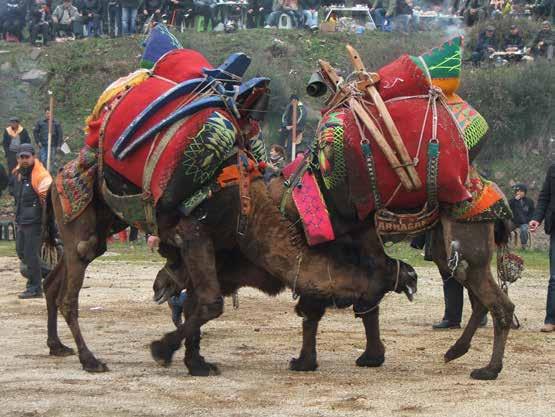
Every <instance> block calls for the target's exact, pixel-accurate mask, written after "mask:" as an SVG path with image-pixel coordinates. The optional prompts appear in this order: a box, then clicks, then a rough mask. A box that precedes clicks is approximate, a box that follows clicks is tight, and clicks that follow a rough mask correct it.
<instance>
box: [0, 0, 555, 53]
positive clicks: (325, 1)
mask: <svg viewBox="0 0 555 417" xmlns="http://www.w3.org/2000/svg"><path fill="white" fill-rule="evenodd" d="M346 3H347V5H356V4H360V3H362V5H366V6H367V7H368V9H369V11H370V13H371V15H372V19H373V21H374V22H375V24H376V27H377V29H378V30H383V31H391V30H399V31H402V32H409V31H411V30H413V29H414V28H415V27H416V25H417V24H418V22H419V16H420V12H427V11H429V12H437V13H442V14H443V15H451V16H453V17H456V18H457V21H462V22H464V25H466V26H473V25H475V24H477V23H478V22H480V21H483V20H486V19H495V18H500V17H503V16H505V15H508V14H512V15H519V16H524V15H525V16H534V17H535V18H537V19H541V20H546V21H548V22H552V21H553V19H554V13H555V11H554V8H555V0H451V1H448V2H445V1H439V0H360V1H356V0H353V1H348V2H346V0H241V1H232V0H230V1H228V0H225V1H224V0H0V30H1V36H2V38H4V39H6V40H18V41H23V39H24V33H25V34H26V33H27V32H28V33H29V39H28V40H29V41H30V42H31V43H33V44H35V43H36V42H37V40H39V41H40V42H41V43H43V44H47V43H48V41H49V40H52V39H55V38H58V37H72V38H74V37H91V36H100V35H107V36H121V35H129V34H133V33H136V32H138V31H141V30H142V29H143V28H144V25H145V24H147V23H149V22H152V21H154V22H156V21H162V20H163V21H165V22H166V23H167V24H168V25H171V26H174V27H177V28H179V29H184V28H193V27H194V28H197V25H198V29H199V30H200V29H203V30H205V31H208V30H216V29H219V30H227V29H229V30H233V29H236V28H238V27H245V28H247V29H250V28H256V27H276V26H278V24H279V21H280V20H281V19H282V18H283V16H285V19H286V20H288V21H289V23H290V26H291V27H299V28H301V27H305V28H308V29H311V30H315V29H317V28H318V25H319V23H320V22H322V21H323V20H324V16H326V15H327V13H325V14H324V13H322V12H323V11H327V10H328V8H329V7H331V6H335V5H339V6H341V5H346ZM351 3H352V4H351ZM197 17H201V18H202V24H201V23H200V21H199V19H197ZM326 17H327V18H328V19H329V20H331V21H334V20H336V19H338V16H336V15H335V14H333V13H332V14H331V15H330V16H326ZM543 42H544V43H546V41H545V40H543Z"/></svg>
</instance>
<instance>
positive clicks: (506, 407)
mask: <svg viewBox="0 0 555 417" xmlns="http://www.w3.org/2000/svg"><path fill="white" fill-rule="evenodd" d="M158 266H159V265H158V264H155V263H149V264H144V265H143V264H137V263H131V264H128V263H124V262H96V263H94V264H93V265H92V267H91V268H89V270H88V273H87V279H86V280H85V288H84V289H83V291H82V292H81V303H80V316H81V325H82V329H83V332H84V335H85V339H86V340H87V342H88V344H89V347H90V348H91V350H92V351H93V352H94V353H95V354H97V356H98V357H99V358H100V359H102V360H105V361H106V362H107V364H108V366H109V367H110V370H111V371H110V372H108V373H104V374H88V373H86V372H84V371H83V370H82V369H81V365H80V364H79V362H78V359H77V357H76V356H71V357H67V358H53V357H50V356H49V355H48V350H47V347H46V313H45V310H46V307H45V302H44V300H27V301H20V300H18V299H17V294H18V292H19V291H21V290H22V289H23V287H24V280H23V278H22V277H21V276H20V275H19V273H18V271H17V268H18V262H17V260H16V258H6V257H4V258H0V271H1V272H2V282H3V288H4V290H3V292H2V294H1V295H0V318H1V320H0V369H1V373H0V415H2V416H14V417H15V416H18V417H31V416H48V417H54V416H75V417H81V416H94V417H104V416H130V417H131V416H132V417H140V416H179V417H184V416H226V417H247V416H253V417H254V416H256V417H261V416H349V417H357V416H365V417H367V416H374V415H375V416H389V415H395V416H418V415H420V416H449V417H455V416H489V417H491V416H503V417H507V416H519V417H526V416H542V417H543V416H549V415H553V414H552V413H553V410H554V409H555V337H554V335H553V334H549V335H547V334H541V333H539V332H538V329H539V327H540V326H541V324H542V321H543V315H544V309H545V294H546V286H547V273H546V272H545V271H527V272H526V274H525V277H524V278H523V279H522V280H521V281H519V282H517V283H516V284H515V285H514V286H513V287H512V288H511V298H512V300H513V301H514V302H515V304H516V305H517V314H518V316H519V318H520V320H521V322H522V328H521V329H520V330H518V331H513V332H511V334H510V336H509V343H508V349H507V352H506V359H505V365H504V369H503V372H502V373H501V374H500V377H499V379H498V380H497V381H493V382H483V381H474V380H472V379H470V377H469V374H470V371H471V370H472V369H473V368H475V367H481V366H484V365H485V364H486V363H487V361H488V359H489V356H490V353H491V349H492V346H491V343H492V333H493V330H492V327H491V320H490V322H489V323H488V327H487V328H486V329H480V330H479V331H478V333H477V335H476V336H475V338H474V343H473V346H472V348H471V351H470V352H469V353H468V354H467V355H466V356H464V357H462V358H460V359H459V360H457V361H455V362H453V363H450V364H447V365H445V364H444V363H443V359H442V358H443V353H444V352H445V351H446V350H447V349H448V348H449V346H450V345H451V344H452V343H453V342H454V341H455V339H456V337H457V336H458V335H459V334H460V331H458V330H455V331H432V330H431V327H430V326H431V323H432V322H433V321H434V320H437V319H440V318H441V315H442V312H443V300H442V290H441V281H440V278H439V275H438V273H437V272H436V271H435V270H434V269H433V268H417V270H418V273H419V277H420V281H419V291H418V294H417V297H416V301H415V302H414V303H413V304H409V303H408V301H407V300H406V298H405V297H404V296H400V295H390V296H388V297H387V298H386V300H385V301H384V303H383V304H382V305H383V308H382V322H381V323H382V329H383V334H382V336H383V338H384V341H385V344H386V347H387V353H386V363H385V365H384V366H383V367H381V368H378V369H362V368H357V367H356V366H355V364H354V361H355V359H356V358H357V357H358V355H360V353H361V352H362V351H363V348H364V337H363V329H362V323H361V322H360V320H355V319H354V318H353V315H352V311H351V310H343V311H331V312H329V313H328V315H327V316H326V317H325V318H324V320H323V321H322V325H321V327H320V332H319V364H320V368H319V370H318V371H317V372H314V373H294V372H290V371H288V370H287V365H288V361H289V359H290V358H291V357H292V356H294V355H296V354H297V353H298V350H299V349H300V345H301V326H300V324H301V320H300V318H298V317H297V316H296V315H295V314H294V312H293V306H294V302H293V301H292V300H291V295H290V293H289V292H288V293H284V294H283V295H281V296H280V297H278V298H277V299H272V298H269V297H266V296H264V295H262V294H261V293H259V292H257V291H255V290H250V289H243V290H241V292H240V308H239V309H238V310H233V308H232V307H231V302H230V300H226V311H225V313H224V315H223V316H222V317H221V318H220V319H218V320H216V321H213V322H211V323H210V324H208V325H207V326H205V327H204V337H203V342H202V347H203V354H204V356H205V357H206V358H207V359H208V360H210V361H214V362H217V363H218V364H219V365H220V367H221V371H222V375H221V376H219V377H210V378H192V377H190V376H188V374H187V371H186V369H185V367H184V365H183V362H182V359H183V350H181V351H179V352H178V353H177V354H176V356H175V357H174V363H173V365H172V366H171V367H170V368H167V369H166V368H161V367H159V366H158V365H156V363H154V361H153V360H152V359H151V357H150V353H149V350H148V345H149V343H150V342H151V341H152V340H153V339H155V338H159V337H160V336H161V335H162V334H163V333H164V332H166V331H168V330H171V329H172V327H173V325H172V323H171V319H170V315H169V310H168V307H167V306H166V305H164V306H157V305H155V304H154V303H153V302H152V301H151V296H152V291H151V285H152V281H153V278H154V276H155V273H156V271H157V268H158ZM465 303H466V304H465V308H466V310H465V319H466V318H468V317H469V313H468V309H467V308H468V304H469V303H468V299H466V300H465ZM60 333H61V337H62V340H63V341H64V342H66V343H67V344H68V345H69V346H74V344H73V340H72V338H71V335H70V333H69V330H68V328H67V326H66V325H65V323H64V322H63V319H61V318H60Z"/></svg>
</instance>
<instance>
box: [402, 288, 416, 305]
mask: <svg viewBox="0 0 555 417" xmlns="http://www.w3.org/2000/svg"><path fill="white" fill-rule="evenodd" d="M403 292H404V293H405V295H406V296H407V298H408V299H409V301H410V302H411V303H412V302H413V301H414V294H416V288H413V287H411V286H410V285H408V284H407V285H405V288H403Z"/></svg>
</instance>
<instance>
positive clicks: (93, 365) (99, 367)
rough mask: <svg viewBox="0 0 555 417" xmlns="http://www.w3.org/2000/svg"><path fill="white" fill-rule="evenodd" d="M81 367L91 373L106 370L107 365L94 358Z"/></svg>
mask: <svg viewBox="0 0 555 417" xmlns="http://www.w3.org/2000/svg"><path fill="white" fill-rule="evenodd" d="M83 369H84V370H85V371H87V372H91V373H100V372H108V371H109V370H110V369H108V366H107V365H106V364H105V363H104V362H100V361H99V360H97V359H95V360H92V361H88V362H87V363H84V364H83Z"/></svg>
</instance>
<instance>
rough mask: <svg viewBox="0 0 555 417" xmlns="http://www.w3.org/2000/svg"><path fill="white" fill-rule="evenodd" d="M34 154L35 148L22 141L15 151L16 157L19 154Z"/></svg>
mask: <svg viewBox="0 0 555 417" xmlns="http://www.w3.org/2000/svg"><path fill="white" fill-rule="evenodd" d="M34 154H35V148H33V145H31V144H30V143H22V144H21V145H19V149H18V151H17V157H18V158H19V157H21V156H32V155H34Z"/></svg>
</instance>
